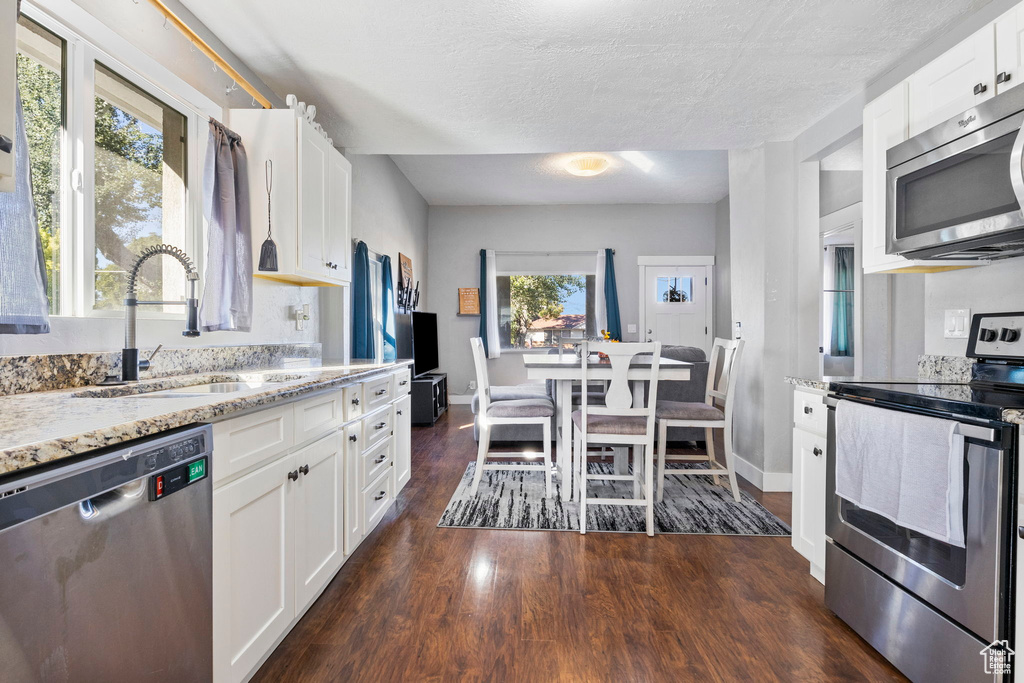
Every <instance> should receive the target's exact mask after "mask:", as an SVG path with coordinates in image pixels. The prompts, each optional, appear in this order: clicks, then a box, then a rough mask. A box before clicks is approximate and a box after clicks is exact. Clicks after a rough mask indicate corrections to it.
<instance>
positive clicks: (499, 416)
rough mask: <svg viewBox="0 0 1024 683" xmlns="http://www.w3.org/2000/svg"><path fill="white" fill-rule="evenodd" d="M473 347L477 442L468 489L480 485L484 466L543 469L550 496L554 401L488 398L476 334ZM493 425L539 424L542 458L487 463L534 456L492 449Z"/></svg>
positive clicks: (487, 382) (480, 343)
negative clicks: (477, 419)
mask: <svg viewBox="0 0 1024 683" xmlns="http://www.w3.org/2000/svg"><path fill="white" fill-rule="evenodd" d="M469 342H470V344H471V345H472V347H473V362H474V363H475V365H476V381H477V387H478V389H477V390H478V391H479V392H480V393H479V399H480V404H479V410H478V413H477V416H478V418H479V425H480V443H479V444H478V446H477V457H476V472H474V474H473V486H472V489H471V490H472V493H473V495H474V496H475V495H476V493H477V490H478V489H479V487H480V479H481V478H482V477H483V473H484V470H527V471H537V472H543V473H544V478H545V485H546V490H547V497H548V498H550V497H551V492H552V488H551V416H552V415H554V414H555V405H554V403H552V402H551V400H550V399H548V398H527V399H512V400H507V401H493V402H492V401H491V383H490V379H489V378H488V374H487V355H486V353H485V352H484V342H483V340H482V339H481V338H480V337H473V338H472V339H470V340H469ZM495 425H539V426H540V427H541V429H542V431H543V438H542V441H543V456H544V462H543V463H542V464H538V463H516V464H512V465H509V464H498V463H488V462H487V458H488V457H492V456H493V457H499V458H535V457H536V456H537V454H536V453H527V452H518V453H505V452H495V453H492V452H491V450H490V448H491V429H492V427H494V426H495Z"/></svg>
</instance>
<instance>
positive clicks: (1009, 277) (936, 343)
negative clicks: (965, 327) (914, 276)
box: [921, 257, 1024, 356]
mask: <svg viewBox="0 0 1024 683" xmlns="http://www.w3.org/2000/svg"><path fill="white" fill-rule="evenodd" d="M921 277H923V278H924V290H925V297H924V311H925V321H924V323H925V324H924V349H925V353H934V354H940V355H951V356H962V355H964V354H965V353H967V340H966V339H945V338H944V337H943V332H942V324H943V321H944V316H945V310H946V309H947V308H969V309H971V313H999V312H1006V311H1024V288H1022V287H1021V283H1024V258H1020V257H1018V258H1012V259H1008V260H1006V261H997V262H996V263H993V264H992V265H988V266H981V267H978V268H970V269H966V270H952V271H949V272H946V273H928V274H927V275H923V276H921Z"/></svg>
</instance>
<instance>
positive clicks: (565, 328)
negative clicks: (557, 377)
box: [497, 275, 595, 349]
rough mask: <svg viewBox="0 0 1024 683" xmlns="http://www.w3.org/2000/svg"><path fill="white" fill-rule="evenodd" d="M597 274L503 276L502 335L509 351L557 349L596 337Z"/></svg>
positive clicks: (499, 282)
mask: <svg viewBox="0 0 1024 683" xmlns="http://www.w3.org/2000/svg"><path fill="white" fill-rule="evenodd" d="M594 279H595V278H594V276H593V275H499V276H498V277H497V289H498V308H499V320H498V328H499V329H498V335H499V337H500V339H501V346H502V348H505V349H531V348H533V349H535V348H552V347H556V346H557V345H558V343H559V340H560V339H561V338H562V337H563V335H565V336H568V335H569V334H575V335H576V336H583V335H587V336H593V335H594V332H595V331H594V330H593V329H591V328H592V326H593V320H594Z"/></svg>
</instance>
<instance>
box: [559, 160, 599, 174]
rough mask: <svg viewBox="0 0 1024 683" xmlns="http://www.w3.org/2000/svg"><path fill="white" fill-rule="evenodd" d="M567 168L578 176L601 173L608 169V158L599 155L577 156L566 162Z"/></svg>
mask: <svg viewBox="0 0 1024 683" xmlns="http://www.w3.org/2000/svg"><path fill="white" fill-rule="evenodd" d="M565 170H566V171H568V172H569V173H572V174H573V175H578V176H592V175H599V174H601V173H604V172H605V171H607V170H608V159H606V158H605V157H599V156H581V157H575V158H573V159H570V160H569V161H568V163H566V164H565Z"/></svg>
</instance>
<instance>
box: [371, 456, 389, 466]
mask: <svg viewBox="0 0 1024 683" xmlns="http://www.w3.org/2000/svg"><path fill="white" fill-rule="evenodd" d="M387 459H388V456H387V455H385V454H384V453H381V454H380V457H379V458H377V459H376V460H374V461H373V464H374V465H379V464H381V463H382V462H384V461H385V460H387Z"/></svg>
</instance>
